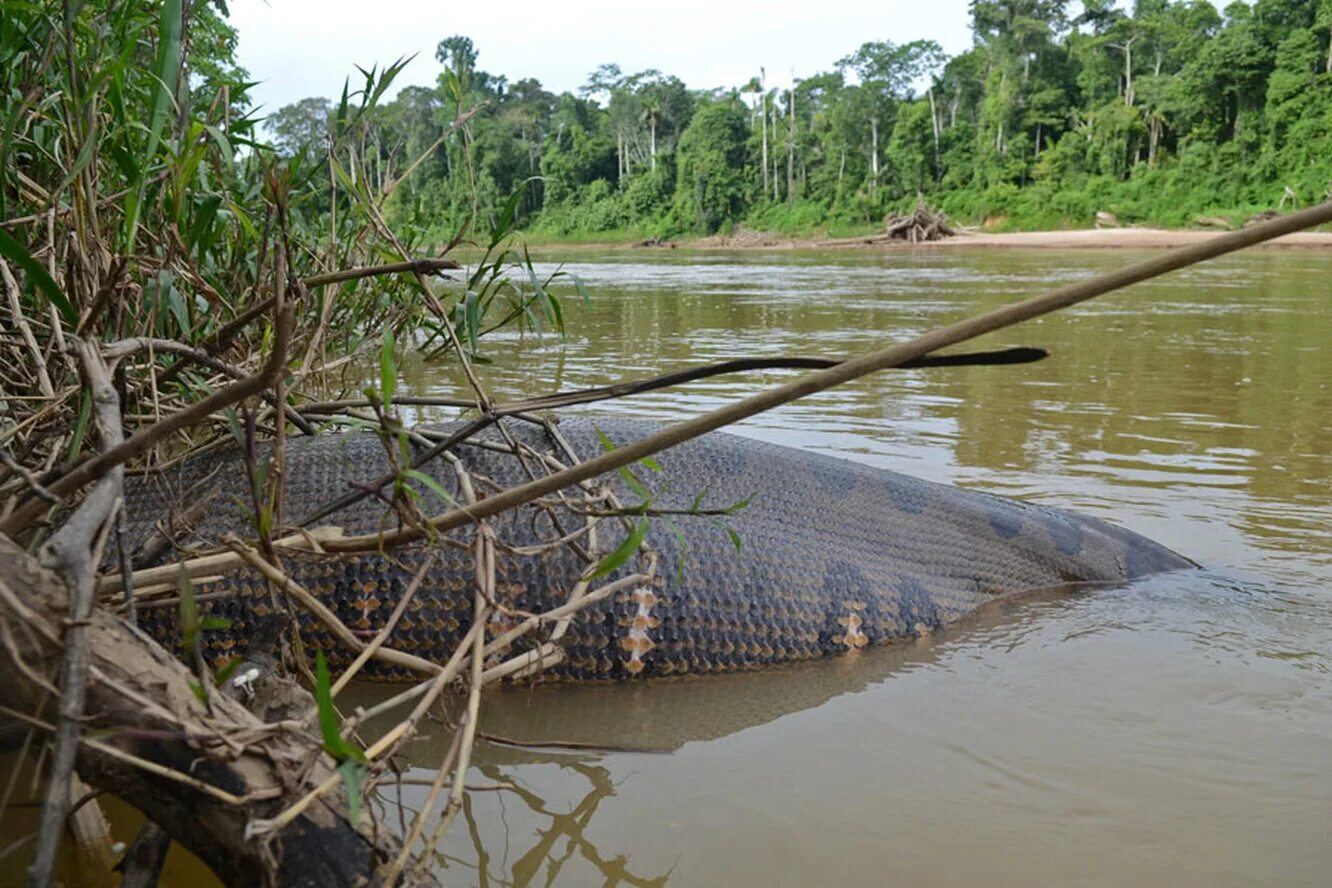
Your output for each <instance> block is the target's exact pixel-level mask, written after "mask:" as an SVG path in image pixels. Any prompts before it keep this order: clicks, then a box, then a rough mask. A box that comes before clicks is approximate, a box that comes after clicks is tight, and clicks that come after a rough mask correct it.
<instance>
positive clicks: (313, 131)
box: [264, 96, 333, 157]
mask: <svg viewBox="0 0 1332 888" xmlns="http://www.w3.org/2000/svg"><path fill="white" fill-rule="evenodd" d="M332 116H333V103H332V102H330V101H329V100H328V99H323V98H319V97H314V96H312V97H310V98H307V99H301V100H300V101H299V102H294V103H292V104H290V105H284V106H283V107H281V108H279V109H278V110H277V111H275V112H273V114H272V115H271V116H270V117H269V118H268V119H267V120H266V121H265V122H264V126H265V127H266V128H267V129H268V131H269V132H270V133H272V136H273V147H274V148H276V149H277V151H278V153H279V154H281V155H282V156H284V157H294V156H295V155H297V154H299V153H301V152H302V151H307V152H308V151H312V150H313V151H322V150H323V148H324V143H325V141H326V140H327V138H328V131H329V129H328V127H329V118H330V117H332Z"/></svg>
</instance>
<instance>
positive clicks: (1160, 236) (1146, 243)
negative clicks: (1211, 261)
mask: <svg viewBox="0 0 1332 888" xmlns="http://www.w3.org/2000/svg"><path fill="white" fill-rule="evenodd" d="M1220 233H1222V232H1220V231H1217V230H1210V231H1206V230H1195V229H1169V228H1091V229H1082V230H1071V231H1020V232H1004V233H988V232H982V231H961V232H959V233H958V235H957V236H956V237H950V238H946V239H944V240H941V241H929V242H926V243H919V244H908V243H904V242H902V241H896V240H888V239H886V238H885V237H884V236H883V235H882V234H877V233H875V234H865V235H862V236H858V237H841V238H830V237H817V236H790V235H781V234H772V233H769V232H760V231H747V230H746V231H740V232H737V233H735V234H726V235H723V234H714V235H709V236H707V237H699V238H681V239H679V240H660V239H653V240H651V241H634V242H625V241H610V242H602V243H567V242H566V243H562V242H559V241H544V240H543V241H539V242H538V243H536V244H533V246H534V247H537V248H539V249H544V250H549V249H552V248H559V249H561V250H570V251H583V250H618V249H623V250H630V249H642V250H669V249H677V248H678V249H683V250H807V249H815V250H825V249H835V250H842V249H887V250H899V249H921V250H948V249H957V248H972V247H975V248H985V249H1024V250H1025V249H1057V250H1100V249H1112V250H1113V249H1120V250H1151V249H1177V248H1179V247H1187V246H1190V245H1192V244H1196V243H1199V242H1200V241H1205V240H1207V239H1209V238H1212V237H1216V236H1217V235H1218V234H1220ZM1253 249H1260V250H1262V249H1287V250H1288V249H1299V250H1332V232H1329V231H1301V232H1297V233H1295V234H1288V235H1286V236H1284V237H1279V238H1276V239H1275V240H1272V241H1268V242H1267V243H1264V244H1260V245H1258V246H1257V247H1255V248H1253Z"/></svg>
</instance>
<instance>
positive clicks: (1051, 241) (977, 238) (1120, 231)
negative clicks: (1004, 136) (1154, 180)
mask: <svg viewBox="0 0 1332 888" xmlns="http://www.w3.org/2000/svg"><path fill="white" fill-rule="evenodd" d="M1216 235H1217V232H1215V231H1187V230H1178V229H1177V230H1171V229H1164V228H1100V229H1090V230H1086V231H1024V232H1015V233H1013V234H960V235H958V236H957V237H953V238H949V239H947V240H942V241H936V242H934V243H931V244H928V245H927V246H929V247H930V248H950V247H1010V248H1024V249H1025V248H1028V247H1032V248H1056V249H1063V250H1083V249H1102V248H1111V249H1135V250H1136V249H1170V248H1174V247H1187V246H1190V245H1192V244H1196V243H1199V242H1201V241H1205V240H1207V239H1209V238H1213V237H1216ZM1258 248H1259V249H1262V248H1286V249H1291V248H1294V249H1322V250H1328V249H1332V232H1325V231H1300V232H1296V233H1295V234H1288V235H1286V236H1284V237H1279V238H1277V239H1275V240H1272V241H1268V242H1267V243H1265V244H1260V245H1259V247H1258Z"/></svg>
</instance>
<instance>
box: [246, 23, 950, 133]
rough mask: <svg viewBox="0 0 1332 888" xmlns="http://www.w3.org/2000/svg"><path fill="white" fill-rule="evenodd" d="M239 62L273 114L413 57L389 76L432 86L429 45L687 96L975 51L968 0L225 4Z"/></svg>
mask: <svg viewBox="0 0 1332 888" xmlns="http://www.w3.org/2000/svg"><path fill="white" fill-rule="evenodd" d="M230 8H231V22H232V24H233V25H234V26H235V27H236V29H237V30H238V31H239V32H240V52H239V55H240V62H241V64H242V65H243V66H244V67H245V68H246V69H247V70H248V71H249V72H250V76H251V78H253V79H255V80H260V81H263V82H262V83H260V85H259V86H257V87H255V89H254V91H253V93H252V95H253V97H254V98H255V100H256V102H257V103H258V104H262V105H264V106H265V109H266V110H267V111H274V110H276V109H277V108H280V107H281V106H283V105H286V104H289V103H291V102H295V101H297V100H298V99H303V98H305V97H306V96H327V97H329V98H336V97H337V96H338V95H339V94H341V92H342V83H343V80H344V79H345V78H346V77H347V76H349V75H355V76H354V77H353V80H352V86H353V88H354V87H355V86H356V85H357V81H358V79H359V75H357V74H356V69H355V68H354V67H353V65H361V66H362V67H366V68H368V67H369V66H370V65H372V64H378V65H381V66H382V65H385V64H388V63H390V62H392V61H394V60H395V59H397V58H398V57H399V56H404V55H410V54H412V53H417V57H416V60H415V61H413V62H412V63H411V64H410V65H409V66H408V67H407V69H406V70H405V71H403V72H402V74H400V75H399V77H398V80H397V81H396V82H395V83H396V85H397V86H406V85H408V84H420V85H433V84H434V82H435V76H436V75H437V74H438V73H439V69H440V65H439V63H438V62H436V61H435V45H436V44H437V43H438V42H439V41H440V40H441V39H443V38H445V37H448V36H450V35H453V34H464V35H466V36H468V37H470V38H471V39H472V42H473V43H474V44H475V45H476V48H477V50H478V52H479V55H478V58H477V67H478V68H480V69H481V70H483V71H489V72H490V73H492V74H502V75H504V76H506V77H508V78H509V80H510V81H513V80H518V79H520V78H523V77H535V78H537V79H538V80H540V81H541V83H542V85H543V86H544V87H545V88H546V89H548V90H550V91H551V92H555V93H559V92H562V91H564V90H571V91H572V90H577V89H578V87H580V86H582V85H583V83H585V82H586V81H587V75H588V74H589V73H590V72H591V71H592V70H594V69H595V68H596V67H597V66H598V65H601V64H603V63H606V62H614V63H615V64H618V65H619V66H620V67H621V68H622V69H623V70H624V71H625V72H626V73H631V72H635V71H642V70H644V69H647V68H656V69H658V70H660V71H662V72H663V73H665V74H674V75H675V76H677V77H679V78H680V79H681V80H683V81H684V82H685V83H686V84H687V85H688V86H689V87H690V88H691V89H710V88H712V87H717V86H726V87H730V86H740V85H743V84H744V83H745V82H747V81H748V80H749V78H750V77H753V76H756V75H757V74H758V70H759V67H760V66H764V67H766V68H767V72H768V82H769V84H770V85H774V86H781V85H784V84H787V83H790V80H791V70H792V68H794V69H795V74H796V76H797V77H806V76H808V75H810V74H815V73H817V72H819V71H826V70H829V69H830V68H832V66H833V63H834V62H836V61H837V59H839V58H841V57H843V56H845V55H848V54H849V53H851V52H852V51H854V50H855V49H856V48H857V47H859V46H860V45H861V44H862V43H865V42H866V41H870V40H891V41H893V42H894V43H906V42H909V41H911V40H918V39H926V38H927V39H931V40H936V41H938V42H939V44H940V45H942V46H943V48H944V50H945V51H946V52H948V53H949V54H950V55H954V54H956V53H958V52H961V51H962V50H964V49H966V48H967V47H968V46H970V45H971V34H970V31H969V30H968V28H967V20H968V16H967V0H855V2H833V3H818V2H809V0H798V2H797V0H764V2H757V0H667V2H665V3H630V2H623V0H620V2H609V0H592V2H564V3H561V2H551V0H545V2H540V3H538V2H532V0H498V2H487V3H479V2H475V0H463V2H452V3H450V2H442V0H231V3H230Z"/></svg>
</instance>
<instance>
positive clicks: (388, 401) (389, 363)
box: [379, 326, 398, 410]
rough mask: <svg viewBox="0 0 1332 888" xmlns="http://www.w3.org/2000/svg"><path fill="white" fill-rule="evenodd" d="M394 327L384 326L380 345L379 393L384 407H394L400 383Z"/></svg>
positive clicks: (388, 408) (390, 408)
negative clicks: (395, 358) (394, 358)
mask: <svg viewBox="0 0 1332 888" xmlns="http://www.w3.org/2000/svg"><path fill="white" fill-rule="evenodd" d="M393 346H394V343H393V328H392V327H388V326H385V327H384V338H383V341H382V343H381V344H380V346H379V393H380V397H381V398H383V400H384V409H385V410H392V409H393V393H394V391H395V390H396V388H397V385H398V368H397V364H396V363H395V362H394V360H393Z"/></svg>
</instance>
